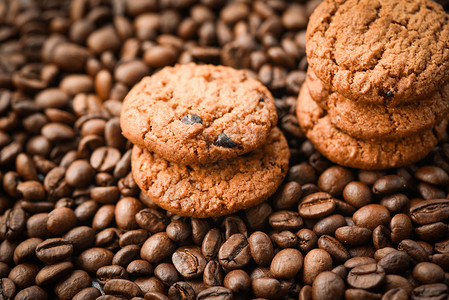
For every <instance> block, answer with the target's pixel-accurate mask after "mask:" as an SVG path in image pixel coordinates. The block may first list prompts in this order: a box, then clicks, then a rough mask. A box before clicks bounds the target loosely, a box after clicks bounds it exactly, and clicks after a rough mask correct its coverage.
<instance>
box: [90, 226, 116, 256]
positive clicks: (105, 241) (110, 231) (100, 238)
mask: <svg viewBox="0 0 449 300" xmlns="http://www.w3.org/2000/svg"><path fill="white" fill-rule="evenodd" d="M119 239H120V230H118V229H117V228H114V227H109V228H106V229H104V230H102V231H100V232H99V233H97V235H96V236H95V246H97V247H102V248H105V249H107V250H109V251H112V252H116V251H117V250H118V249H119V243H118V242H119Z"/></svg>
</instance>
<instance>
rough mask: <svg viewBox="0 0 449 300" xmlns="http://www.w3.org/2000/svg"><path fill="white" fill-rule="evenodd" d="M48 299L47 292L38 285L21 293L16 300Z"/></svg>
mask: <svg viewBox="0 0 449 300" xmlns="http://www.w3.org/2000/svg"><path fill="white" fill-rule="evenodd" d="M47 297H48V295H47V292H46V291H45V290H43V289H42V288H40V287H38V286H37V285H33V286H30V287H28V288H26V289H23V290H21V291H19V292H18V293H17V295H16V297H15V298H14V299H17V300H25V299H36V300H46V299H47Z"/></svg>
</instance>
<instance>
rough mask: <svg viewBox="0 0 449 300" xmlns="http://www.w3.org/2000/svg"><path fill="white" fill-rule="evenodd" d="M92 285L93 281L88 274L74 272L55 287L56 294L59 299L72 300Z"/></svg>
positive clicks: (78, 271)
mask: <svg viewBox="0 0 449 300" xmlns="http://www.w3.org/2000/svg"><path fill="white" fill-rule="evenodd" d="M91 285H92V280H91V278H90V276H89V275H88V274H87V273H86V272H84V271H82V270H74V271H72V272H71V273H70V274H69V275H67V276H66V277H64V278H62V279H61V280H60V281H59V282H58V283H57V284H56V285H55V288H54V292H55V294H56V296H57V297H58V298H59V299H64V300H70V299H72V298H73V296H75V295H76V294H77V293H78V292H80V291H81V290H82V289H85V288H87V287H89V286H91Z"/></svg>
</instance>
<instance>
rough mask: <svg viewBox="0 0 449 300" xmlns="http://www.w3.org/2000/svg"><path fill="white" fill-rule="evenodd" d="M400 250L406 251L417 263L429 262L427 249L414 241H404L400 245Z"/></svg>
mask: <svg viewBox="0 0 449 300" xmlns="http://www.w3.org/2000/svg"><path fill="white" fill-rule="evenodd" d="M398 250H402V251H405V252H406V253H407V254H408V255H409V256H410V257H411V258H412V259H414V260H415V261H417V262H422V261H429V256H428V255H427V253H426V251H425V249H424V248H423V247H422V246H421V245H420V244H418V243H417V242H416V241H413V240H403V241H401V242H400V243H399V245H398Z"/></svg>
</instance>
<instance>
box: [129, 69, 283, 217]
mask: <svg viewBox="0 0 449 300" xmlns="http://www.w3.org/2000/svg"><path fill="white" fill-rule="evenodd" d="M276 122H277V114H276V108H275V105H274V99H273V97H272V95H271V93H270V92H269V91H268V89H267V88H266V87H265V86H263V85H262V84H261V83H260V82H258V81H256V80H254V79H252V78H249V77H247V76H246V75H245V73H244V72H243V71H237V70H234V69H232V68H229V67H222V66H212V65H195V64H187V65H177V66H175V67H166V68H164V69H162V70H161V71H159V72H157V73H156V74H154V75H153V76H151V77H146V78H144V79H142V81H141V82H140V83H138V84H137V85H136V86H135V87H134V88H133V89H132V90H131V91H130V92H129V94H128V95H127V96H126V98H125V100H124V103H123V107H122V113H121V127H122V131H123V135H124V136H125V137H127V138H128V139H129V140H130V141H131V142H132V143H133V144H134V145H135V146H134V148H133V153H132V173H133V176H134V179H135V181H136V183H137V184H138V185H139V187H140V188H141V189H142V191H144V192H145V193H146V195H147V196H148V197H149V198H150V199H151V200H152V201H153V202H155V203H156V204H157V205H159V206H161V207H162V208H164V209H166V210H169V211H171V212H173V213H176V214H179V215H183V216H193V217H199V218H205V217H212V216H220V215H225V214H230V213H233V212H236V211H237V210H240V209H245V208H249V207H251V206H254V205H256V204H258V203H260V202H262V201H263V200H265V199H267V198H268V197H269V196H270V195H271V194H272V193H274V192H275V191H276V189H277V188H278V186H279V185H280V184H281V182H282V180H283V179H284V177H285V175H286V172H287V169H288V162H289V156H290V153H289V149H288V145H287V141H286V139H285V137H284V136H283V134H282V132H281V131H280V130H279V129H278V128H276V127H275V125H276Z"/></svg>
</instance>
